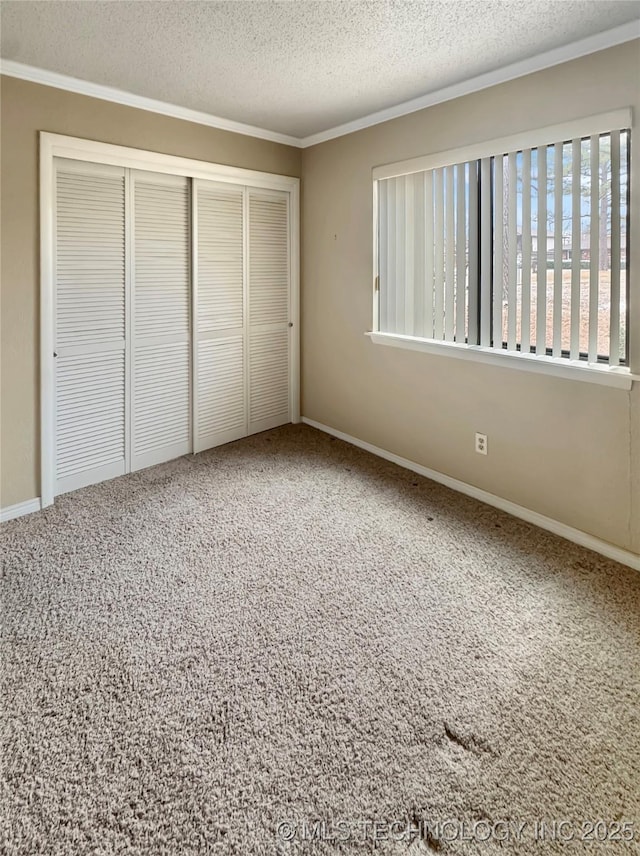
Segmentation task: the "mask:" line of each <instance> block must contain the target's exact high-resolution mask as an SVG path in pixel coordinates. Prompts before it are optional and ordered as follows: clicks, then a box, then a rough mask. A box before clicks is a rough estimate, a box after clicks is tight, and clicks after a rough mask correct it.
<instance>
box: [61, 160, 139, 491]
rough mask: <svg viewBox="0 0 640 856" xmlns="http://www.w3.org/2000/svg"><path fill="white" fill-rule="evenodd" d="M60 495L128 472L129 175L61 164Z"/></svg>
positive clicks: (105, 168) (91, 166)
mask: <svg viewBox="0 0 640 856" xmlns="http://www.w3.org/2000/svg"><path fill="white" fill-rule="evenodd" d="M55 178H56V186H55V209H54V210H55V219H54V223H55V226H54V270H55V273H54V279H55V307H56V311H55V345H54V348H55V353H56V354H57V358H56V361H55V434H56V436H55V455H56V462H55V486H54V492H55V493H56V494H60V493H65V492H66V491H69V490H75V489H76V488H79V487H84V486H86V485H89V484H94V483H96V482H99V481H103V480H104V479H108V478H112V477H114V476H118V475H122V474H123V473H124V472H125V468H126V460H125V425H126V421H125V416H126V414H125V399H126V396H125V174H124V170H123V169H119V168H117V167H109V166H103V165H100V164H89V163H80V162H77V161H66V160H63V159H56V162H55Z"/></svg>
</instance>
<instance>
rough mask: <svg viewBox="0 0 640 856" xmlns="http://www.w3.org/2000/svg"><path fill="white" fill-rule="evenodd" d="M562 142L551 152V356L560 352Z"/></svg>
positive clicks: (558, 354)
mask: <svg viewBox="0 0 640 856" xmlns="http://www.w3.org/2000/svg"><path fill="white" fill-rule="evenodd" d="M562 149H563V146H562V143H556V145H555V147H554V154H553V161H554V162H553V166H554V176H553V356H554V357H559V356H560V355H561V354H562V197H563V186H562Z"/></svg>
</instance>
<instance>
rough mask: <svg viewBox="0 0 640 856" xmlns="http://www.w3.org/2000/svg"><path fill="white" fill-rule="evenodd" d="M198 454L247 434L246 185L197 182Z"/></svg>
mask: <svg viewBox="0 0 640 856" xmlns="http://www.w3.org/2000/svg"><path fill="white" fill-rule="evenodd" d="M193 210H194V246H195V253H194V321H193V330H194V348H193V366H194V382H193V390H194V452H200V451H203V450H204V449H209V448H211V447H212V446H218V445H220V444H222V443H229V442H230V441H231V440H237V439H238V438H240V437H244V436H246V434H247V405H246V371H245V368H246V358H245V341H246V330H245V270H244V219H245V218H244V189H243V188H242V187H238V186H237V185H233V184H221V183H217V182H212V181H194V182H193Z"/></svg>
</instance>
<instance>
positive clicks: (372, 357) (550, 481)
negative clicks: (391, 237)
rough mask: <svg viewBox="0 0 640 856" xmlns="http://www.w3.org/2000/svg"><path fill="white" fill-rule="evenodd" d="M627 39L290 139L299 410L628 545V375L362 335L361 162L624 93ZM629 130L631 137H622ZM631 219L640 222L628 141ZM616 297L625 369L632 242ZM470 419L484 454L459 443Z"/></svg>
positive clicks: (523, 125)
mask: <svg viewBox="0 0 640 856" xmlns="http://www.w3.org/2000/svg"><path fill="white" fill-rule="evenodd" d="M639 45H640V42H633V43H628V44H626V45H622V46H620V47H616V48H613V49H610V50H607V51H603V52H601V53H599V54H594V55H591V56H589V57H585V58H583V59H579V60H575V61H573V62H571V63H567V64H565V65H562V66H557V67H555V68H552V69H548V70H546V71H543V72H538V73H536V74H533V75H529V76H527V77H524V78H521V79H519V80H514V81H511V82H510V83H506V84H502V85H500V86H496V87H493V88H492V89H489V90H485V91H482V92H478V93H475V94H473V95H469V96H465V97H464V98H459V99H457V100H455V101H450V102H447V103H445V104H440V105H437V106H434V107H431V108H428V109H426V110H422V111H420V112H418V113H414V114H412V115H409V116H405V117H402V118H399V119H394V120H392V121H390V122H386V123H385V124H382V125H378V126H375V127H372V128H368V129H366V130H363V131H359V132H357V133H354V134H350V135H349V136H346V137H342V138H339V139H336V140H332V141H329V142H327V143H323V144H320V145H317V146H314V147H312V148H310V149H306V150H304V152H303V160H302V165H303V177H304V195H303V200H304V203H303V218H302V222H303V256H302V258H303V299H302V311H303V325H302V341H303V353H302V360H303V363H302V377H303V384H302V391H303V399H302V402H303V405H302V408H303V409H302V412H303V414H304V415H305V416H306V417H308V418H310V419H314V420H317V421H318V422H322V423H324V424H326V425H329V426H332V427H334V428H337V429H339V430H341V431H344V432H346V433H348V434H351V435H352V436H354V437H357V438H360V439H362V440H365V441H367V442H369V443H373V444H375V445H376V446H379V447H382V448H383V449H387V450H389V451H392V452H395V453H396V454H398V455H402V456H404V457H406V458H409V459H411V460H413V461H415V462H417V463H420V464H422V465H424V466H427V467H431V468H432V469H434V470H438V471H439V472H441V473H446V474H448V475H450V476H453V477H455V478H457V479H461V480H462V481H464V482H467V483H469V484H472V485H476V486H478V487H480V488H483V489H484V490H487V491H490V492H491V493H493V494H497V495H498V496H501V497H504V498H506V499H509V500H511V501H513V502H516V503H519V504H520V505H523V506H525V507H527V508H529V509H533V510H535V511H537V512H539V513H541V514H545V515H548V516H549V517H552V518H554V519H556V520H559V521H562V522H564V523H567V524H569V525H570V526H574V527H576V528H578V529H581V530H583V531H585V532H588V533H590V534H592V535H595V536H597V537H599V538H602V539H604V540H606V541H609V542H611V543H613V544H616V545H618V546H620V547H623V548H626V549H629V550H632V551H634V552H636V553H640V384H638V383H636V384H635V385H634V388H633V390H632V392H631V393H629V392H625V391H621V390H616V389H611V388H608V387H604V386H597V385H595V384H587V383H582V382H577V381H569V380H562V379H560V378H558V379H555V378H549V377H546V376H543V375H537V374H532V373H527V372H522V371H517V370H511V369H503V368H495V367H493V366H488V365H481V364H476V363H471V362H467V361H461V360H456V359H451V358H446V357H439V356H431V355H427V354H423V353H416V352H412V351H406V350H400V349H396V348H390V347H385V346H381V345H374V344H372V343H371V342H370V341H369V340H368V339H367V338H366V337H365V336H364V335H363V334H364V331H365V330H368V329H371V281H372V259H371V256H372V249H371V230H372V225H371V224H372V202H371V169H372V167H374V166H376V165H380V164H384V163H390V162H394V161H398V160H402V159H405V158H411V157H416V156H418V155H423V154H429V153H432V152H437V151H442V150H446V149H450V148H457V147H459V146H463V145H465V144H467V143H472V142H477V141H482V140H490V139H492V138H494V137H498V136H503V135H506V134H510V133H515V132H517V131H521V130H525V129H528V128H536V127H540V126H543V125H549V124H554V123H558V122H562V121H565V120H569V119H571V118H578V117H581V116H586V115H589V114H593V113H599V112H604V111H606V110H613V109H615V108H618V107H625V106H629V105H632V106H633V107H634V108H635V110H634V114H635V115H636V116H638V115H639V113H640V87H639V86H638V80H639V79H640V78H639V77H638V70H639V52H638V51H639ZM636 143H637V141H636ZM632 150H633V164H632V187H633V194H634V199H633V203H632V233H633V234H634V236H635V235H637V234H638V224H639V223H640V205H639V195H638V191H640V187H639V185H640V159H639V158H638V154H639V153H640V148H639V146H638V145H637V144H635V145H634V146H633V148H632ZM632 253H633V257H632V260H631V270H632V272H634V274H635V276H634V279H633V280H632V289H633V290H634V291H635V296H634V302H633V304H632V307H631V313H632V331H631V335H632V336H633V341H634V347H635V351H634V353H633V356H632V359H633V362H632V365H633V367H634V369H635V371H636V372H640V279H639V278H638V272H639V271H640V240H634V241H632ZM475 431H482V432H484V433H486V434H488V436H489V454H488V456H487V457H482V456H480V455H477V454H475V452H474V450H473V441H474V433H475Z"/></svg>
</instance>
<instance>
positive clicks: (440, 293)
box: [433, 169, 444, 339]
mask: <svg viewBox="0 0 640 856" xmlns="http://www.w3.org/2000/svg"><path fill="white" fill-rule="evenodd" d="M433 178H434V182H433V183H434V223H435V227H434V232H435V247H434V253H435V264H434V271H435V283H434V292H435V300H434V322H435V324H434V327H435V338H436V339H442V337H443V335H444V205H443V203H444V170H443V169H437V170H434V175H433Z"/></svg>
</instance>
